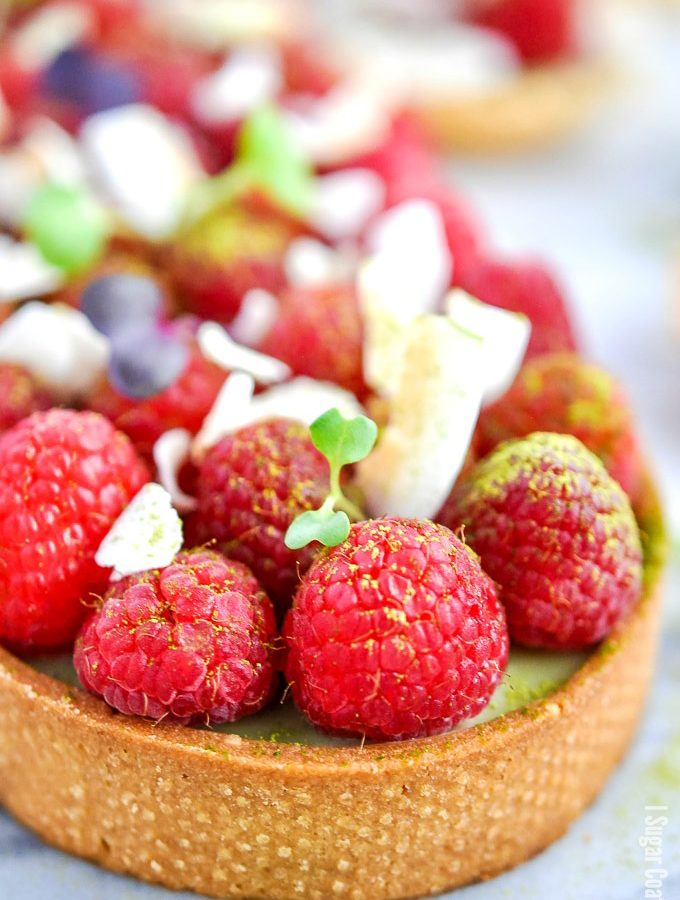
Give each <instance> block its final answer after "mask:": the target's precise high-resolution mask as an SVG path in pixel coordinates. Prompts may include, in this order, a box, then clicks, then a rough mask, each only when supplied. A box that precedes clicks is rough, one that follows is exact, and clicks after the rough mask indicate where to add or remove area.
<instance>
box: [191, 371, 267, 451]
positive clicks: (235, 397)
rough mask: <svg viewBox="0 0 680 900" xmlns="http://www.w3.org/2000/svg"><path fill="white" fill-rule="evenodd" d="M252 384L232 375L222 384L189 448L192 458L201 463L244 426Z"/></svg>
mask: <svg viewBox="0 0 680 900" xmlns="http://www.w3.org/2000/svg"><path fill="white" fill-rule="evenodd" d="M254 392H255V380H254V379H253V377H252V375H248V374H246V373H245V372H234V373H233V375H230V376H229V378H227V380H226V381H225V382H224V384H223V385H222V387H221V388H220V391H219V393H218V395H217V397H216V398H215V402H214V403H213V405H212V409H211V410H210V412H209V413H208V415H207V416H206V417H205V419H204V420H203V425H202V426H201V430H200V431H199V432H198V434H197V435H196V437H195V438H194V440H193V443H192V445H191V456H192V459H194V460H195V461H197V462H198V461H200V459H201V458H202V457H203V455H204V454H205V453H206V451H208V450H209V449H210V448H211V447H214V446H215V444H217V443H218V442H219V441H220V440H222V438H223V437H225V436H226V435H227V434H231V432H232V431H236V430H237V429H238V428H241V427H242V424H247V422H248V415H249V412H248V411H249V409H250V407H251V400H252V397H253V394H254Z"/></svg>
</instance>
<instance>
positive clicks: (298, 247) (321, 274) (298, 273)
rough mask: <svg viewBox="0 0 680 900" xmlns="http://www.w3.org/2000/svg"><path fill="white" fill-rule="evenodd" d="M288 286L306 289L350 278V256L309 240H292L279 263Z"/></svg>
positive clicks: (351, 266) (305, 238)
mask: <svg viewBox="0 0 680 900" xmlns="http://www.w3.org/2000/svg"><path fill="white" fill-rule="evenodd" d="M283 267H284V272H285V275H286V278H287V280H288V282H289V284H291V285H293V286H294V287H301V288H308V287H316V286H319V285H326V284H337V283H338V282H343V281H347V279H348V278H351V277H352V273H353V271H354V268H355V260H354V255H353V254H352V253H351V252H344V250H343V249H342V248H340V247H337V248H336V247H328V246H327V245H326V244H322V243H321V241H317V240H315V239H314V238H310V237H301V238H296V239H295V240H294V241H292V242H291V244H290V246H289V247H288V249H287V251H286V255H285V258H284V260H283Z"/></svg>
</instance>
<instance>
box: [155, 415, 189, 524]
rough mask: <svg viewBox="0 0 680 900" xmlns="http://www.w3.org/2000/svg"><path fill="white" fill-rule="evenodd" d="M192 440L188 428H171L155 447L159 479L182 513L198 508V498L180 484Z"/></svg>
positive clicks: (176, 507) (174, 504)
mask: <svg viewBox="0 0 680 900" xmlns="http://www.w3.org/2000/svg"><path fill="white" fill-rule="evenodd" d="M191 442H192V436H191V433H190V432H188V431H187V430H186V428H171V429H170V431H166V432H165V434H162V435H161V436H160V437H159V438H158V440H157V441H156V443H155V444H154V448H153V459H154V462H155V463H156V471H157V473H158V480H159V481H160V483H161V485H162V486H163V488H165V490H166V491H167V492H168V493H169V494H170V496H171V498H172V504H173V506H174V507H175V509H176V510H178V511H179V512H180V513H189V512H192V511H193V510H194V509H195V508H196V498H195V497H191V496H190V495H189V494H186V493H185V492H184V491H183V490H182V488H181V487H180V486H179V473H180V471H181V469H182V466H183V465H184V463H186V462H188V460H189V459H190V458H191Z"/></svg>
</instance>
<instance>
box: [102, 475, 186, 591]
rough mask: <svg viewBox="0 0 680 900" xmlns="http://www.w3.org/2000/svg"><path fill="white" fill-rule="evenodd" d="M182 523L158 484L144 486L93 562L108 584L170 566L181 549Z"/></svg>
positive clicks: (166, 494)
mask: <svg viewBox="0 0 680 900" xmlns="http://www.w3.org/2000/svg"><path fill="white" fill-rule="evenodd" d="M182 542H183V534H182V521H181V519H180V517H179V516H178V515H177V510H176V509H174V507H173V505H172V498H171V496H170V494H169V493H168V492H167V491H166V490H165V488H163V487H161V485H160V484H155V483H154V482H151V483H149V484H145V485H144V487H143V488H142V489H141V491H140V492H139V493H138V494H137V496H136V497H135V498H134V499H133V500H132V502H131V503H130V504H129V505H128V506H127V507H126V508H125V509H124V510H123V512H122V513H121V514H120V516H119V517H118V518H117V519H116V521H115V522H114V523H113V526H112V528H111V530H110V531H109V533H108V534H107V535H106V537H105V538H104V540H103V541H102V542H101V544H100V545H99V549H98V550H97V552H96V554H95V557H94V559H95V562H96V563H97V565H98V566H101V568H102V569H108V568H112V569H113V572H112V574H111V581H120V579H121V578H124V577H125V576H126V575H135V574H137V573H138V572H147V571H148V570H149V569H163V568H165V566H169V565H170V563H171V562H172V561H173V559H174V558H175V556H176V555H177V553H178V552H179V550H180V549H181V547H182Z"/></svg>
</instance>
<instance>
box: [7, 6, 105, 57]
mask: <svg viewBox="0 0 680 900" xmlns="http://www.w3.org/2000/svg"><path fill="white" fill-rule="evenodd" d="M94 29H95V18H94V12H93V11H92V10H91V9H89V8H88V6H87V4H86V3H68V2H66V0H64V2H62V3H49V4H46V5H45V6H42V7H41V8H40V9H37V10H36V11H35V12H34V13H32V14H31V15H30V16H29V17H28V18H27V19H26V20H25V22H24V23H23V24H21V25H19V26H18V28H16V29H15V31H14V33H13V35H12V55H13V56H14V58H15V60H16V61H17V62H18V63H19V65H20V66H21V67H22V68H24V69H27V70H28V71H29V72H34V71H36V70H37V69H42V68H44V67H46V66H48V65H49V64H50V63H51V62H52V60H53V59H56V57H57V56H59V54H60V53H63V52H64V50H68V49H69V47H74V46H75V45H76V44H80V43H82V41H83V40H84V39H85V38H87V37H88V36H90V35H91V34H92V32H93V31H94Z"/></svg>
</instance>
